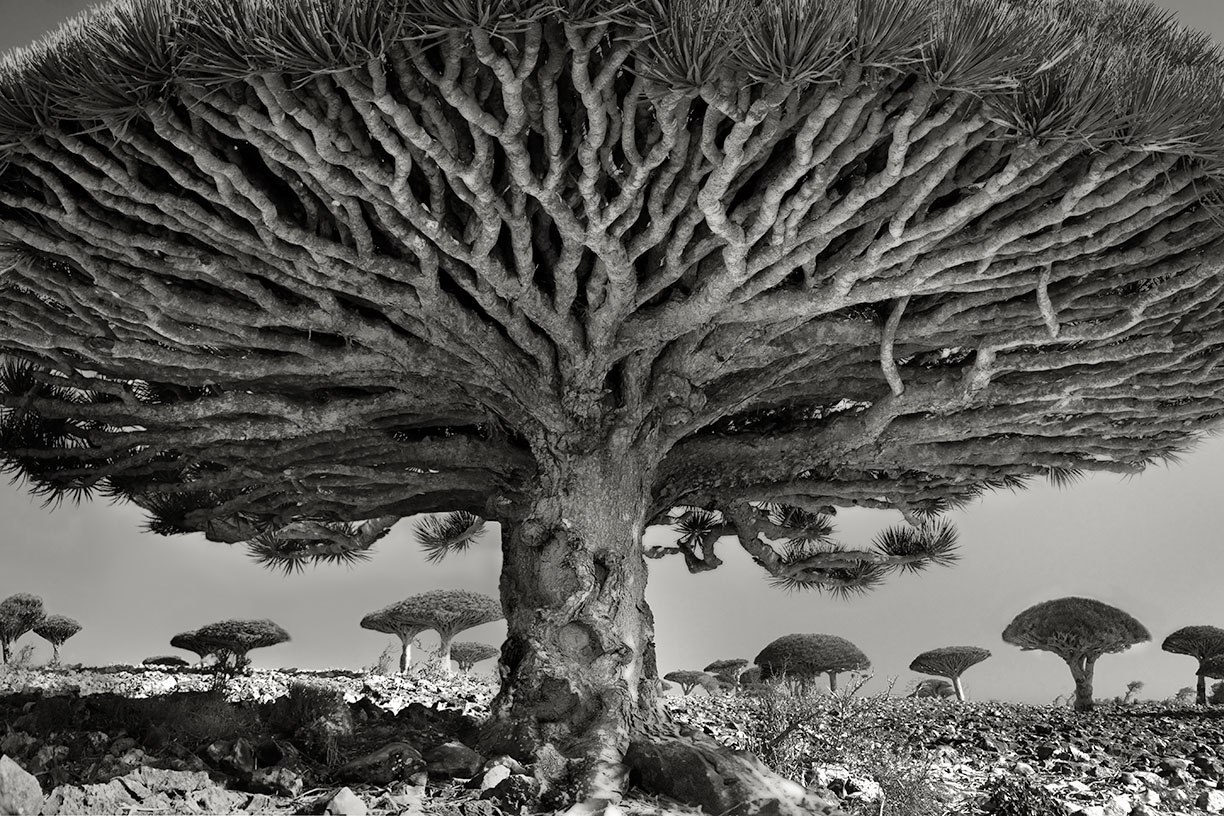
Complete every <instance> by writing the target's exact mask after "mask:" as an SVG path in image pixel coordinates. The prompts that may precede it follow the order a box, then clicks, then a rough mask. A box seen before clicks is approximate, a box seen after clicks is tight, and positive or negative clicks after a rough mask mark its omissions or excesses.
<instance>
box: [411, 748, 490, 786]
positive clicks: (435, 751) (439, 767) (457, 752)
mask: <svg viewBox="0 0 1224 816" xmlns="http://www.w3.org/2000/svg"><path fill="white" fill-rule="evenodd" d="M423 758H424V760H425V765H426V767H427V769H428V771H429V775H430V776H431V777H440V778H444V779H471V778H472V777H473V776H475V775H476V774H478V773H480V769H481V768H482V767H484V757H482V756H481V755H480V754H478V753H476V752H475V751H473V750H472V749H471V748H469V747H467V746H466V745H464V744H463V743H462V742H453V741H452V742H444V743H442V744H441V745H438V746H436V747H434V748H431V749H429V751H427V752H426V753H425V756H424V757H423Z"/></svg>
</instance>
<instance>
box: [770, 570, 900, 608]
mask: <svg viewBox="0 0 1224 816" xmlns="http://www.w3.org/2000/svg"><path fill="white" fill-rule="evenodd" d="M889 571H890V567H889V566H888V565H887V564H876V563H871V562H860V563H858V564H855V565H853V566H849V567H834V568H831V569H821V568H816V567H812V568H808V569H806V570H795V571H791V572H784V573H781V574H778V575H774V576H772V577H771V578H770V579H769V584H770V586H772V587H775V588H777V589H781V590H785V591H786V592H788V593H789V592H797V591H806V590H816V591H818V592H828V593H829V594H830V595H832V596H833V597H834V598H837V599H838V600H841V601H846V600H850V599H851V598H853V597H855V596H857V595H866V594H867V593H869V592H871V591H872V590H875V589H877V588H879V587H880V586H881V585H882V584H883V583H884V581H885V579H886V578H887V577H888V573H889Z"/></svg>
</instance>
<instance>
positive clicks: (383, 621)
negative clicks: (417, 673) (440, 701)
mask: <svg viewBox="0 0 1224 816" xmlns="http://www.w3.org/2000/svg"><path fill="white" fill-rule="evenodd" d="M406 611H410V610H405V608H404V604H403V602H400V603H394V604H391V605H390V606H385V607H383V608H382V609H377V610H375V611H373V612H370V613H369V614H368V615H366V616H365V617H363V618H362V619H361V628H362V629H370V630H372V631H374V632H382V633H384V634H387V635H395V636H396V637H397V638H399V642H400V659H399V671H400V674H403V673H404V672H406V671H408V666H409V665H410V664H411V663H412V639H413V638H415V637H416V636H417V635H419V634H421V633H422V632H424V631H425V630H426V629H428V628H429V624H428V623H421V622H420V621H417V620H414V619H412V618H411V617H408V616H407V615H406V614H405V612H406Z"/></svg>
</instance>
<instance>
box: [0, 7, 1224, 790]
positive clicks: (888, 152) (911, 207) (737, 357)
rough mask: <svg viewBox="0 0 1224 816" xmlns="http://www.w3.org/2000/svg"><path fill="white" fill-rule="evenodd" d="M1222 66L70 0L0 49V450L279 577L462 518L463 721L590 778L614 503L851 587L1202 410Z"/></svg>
mask: <svg viewBox="0 0 1224 816" xmlns="http://www.w3.org/2000/svg"><path fill="white" fill-rule="evenodd" d="M1222 76H1224V58H1222V57H1221V55H1220V53H1219V51H1218V49H1217V48H1216V46H1215V44H1214V43H1213V42H1212V40H1211V38H1210V37H1207V36H1205V35H1201V34H1196V33H1194V32H1187V31H1185V30H1183V29H1182V28H1181V27H1179V26H1177V25H1176V24H1175V22H1174V21H1173V18H1172V15H1171V13H1168V12H1163V11H1159V10H1155V9H1153V8H1151V7H1150V6H1146V5H1142V4H1135V3H1130V2H1127V3H1113V2H1082V1H1081V0H760V1H759V2H758V1H757V0H752V1H751V2H741V0H709V2H705V1H704V0H700V1H699V0H666V1H665V2H653V0H576V2H558V1H557V0H515V2H477V3H468V2H444V3H431V2H421V1H420V0H418V1H417V2H381V0H297V1H296V2H265V1H264V0H192V2H180V0H140V1H139V2H126V1H125V2H115V3H111V4H107V5H104V6H101V7H100V8H98V9H91V10H90V12H89V13H88V14H87V15H84V16H82V17H80V18H78V19H77V20H76V21H75V22H73V23H70V24H68V25H66V26H64V27H62V28H61V29H60V30H58V31H57V32H56V33H55V34H53V35H52V36H51V37H50V38H48V40H47V41H46V42H44V43H43V44H41V45H39V46H37V47H33V48H28V49H22V50H20V51H18V52H15V53H13V54H12V55H8V56H6V57H4V58H3V60H0V270H3V282H4V285H3V286H2V287H0V354H3V355H4V356H3V360H4V361H5V364H4V365H3V366H0V406H2V409H0V413H2V417H0V451H2V453H3V457H4V463H5V467H7V468H8V469H9V470H10V471H11V472H12V473H14V474H15V475H20V476H22V477H23V478H25V479H26V480H27V484H28V486H29V488H30V489H31V490H32V491H34V492H35V493H38V494H40V495H42V496H44V497H46V498H48V499H50V500H51V501H54V500H56V499H57V498H70V499H73V500H75V499H80V498H83V497H87V496H90V495H94V496H102V497H104V498H108V499H113V500H118V501H128V502H132V503H134V504H136V505H137V506H139V507H141V508H143V509H144V510H145V511H146V512H147V513H148V516H149V520H148V527H149V529H150V530H152V531H154V532H157V533H160V534H176V535H177V534H189V533H202V534H203V535H204V537H206V538H207V539H209V540H212V541H223V542H229V543H237V542H245V543H247V545H248V547H249V548H250V551H251V553H252V555H254V556H255V557H256V558H258V559H259V560H260V561H261V562H263V563H265V564H268V565H271V566H275V567H278V568H283V569H285V570H286V571H287V572H292V571H295V570H298V569H300V568H301V565H302V564H307V563H320V562H323V563H326V562H333V563H345V562H353V561H356V560H360V559H364V558H366V557H368V555H369V553H370V552H371V548H372V546H373V545H374V543H375V542H377V541H379V540H380V539H381V538H382V537H383V536H384V535H386V534H387V531H388V530H389V529H391V528H392V527H393V526H394V525H396V524H397V523H399V522H400V521H401V520H404V519H411V518H413V517H415V516H418V515H422V514H431V515H432V514H438V513H452V512H454V513H465V514H469V515H470V516H472V517H480V518H481V519H485V520H488V521H489V522H495V523H497V524H498V525H499V526H500V530H501V547H502V563H501V571H502V572H501V584H500V586H501V594H502V601H503V603H504V604H505V614H506V616H507V624H506V625H507V638H506V645H505V647H504V648H503V652H502V655H503V664H502V666H501V670H502V673H503V674H504V677H505V680H504V682H503V684H502V687H501V690H500V692H499V694H498V696H497V697H496V698H495V699H494V702H493V704H492V712H491V716H490V717H489V718H488V719H487V720H486V721H485V723H484V725H483V737H484V741H485V742H487V743H488V746H489V748H490V749H493V748H499V749H501V750H504V751H507V752H509V751H513V752H514V753H516V754H518V755H519V756H520V758H522V759H531V758H532V757H533V756H534V755H535V754H536V753H541V755H546V756H555V754H556V752H560V753H561V754H562V756H564V757H565V758H566V760H567V761H566V762H564V763H554V766H556V767H558V768H564V769H566V773H565V774H564V775H563V776H562V777H559V778H558V779H556V780H553V782H556V784H557V785H558V786H560V785H562V784H563V783H564V786H565V787H566V790H567V793H566V796H568V797H569V798H574V797H579V798H589V799H591V800H592V801H593V802H595V803H598V802H602V801H605V800H611V799H616V798H617V797H618V796H619V795H620V791H621V789H622V788H623V785H624V780H625V779H626V778H627V776H626V774H625V773H624V769H623V767H622V764H621V759H622V758H623V757H624V754H625V752H626V750H627V747H628V746H629V745H631V743H633V742H634V741H635V740H641V741H647V742H649V741H656V740H658V739H660V737H659V736H658V735H659V734H660V733H663V732H668V733H677V731H678V727H677V725H676V723H674V722H672V721H671V719H670V718H669V716H668V715H667V713H666V711H665V710H664V708H663V706H662V705H661V704H660V701H659V700H658V699H657V686H658V683H657V678H656V677H655V672H654V671H653V670H652V669H651V668H650V667H651V666H652V665H653V663H652V660H653V658H652V654H653V642H654V629H653V620H652V617H651V613H650V607H649V605H648V603H647V601H646V585H647V565H646V562H645V560H644V559H645V558H646V557H649V556H651V555H653V554H654V553H653V552H646V551H644V548H643V545H642V541H643V534H644V532H645V531H646V530H647V529H648V528H649V527H651V526H656V527H657V526H672V525H673V524H674V525H677V526H679V527H681V528H683V529H682V530H680V531H678V533H679V536H678V539H677V542H676V545H675V546H674V547H673V546H667V547H664V548H663V549H662V550H661V551H660V552H659V553H658V554H659V555H661V556H663V555H669V554H679V555H681V556H682V557H683V558H684V561H685V564H686V566H687V567H688V569H689V570H690V571H693V572H700V571H703V570H707V569H712V568H715V567H717V566H718V565H719V564H720V563H721V560H720V559H719V557H718V555H717V553H716V552H715V549H716V546H718V540H719V536H721V535H722V534H723V532H724V531H727V534H728V535H729V536H730V537H731V540H732V541H734V542H735V543H736V544H737V545H738V546H739V548H740V549H742V550H744V551H745V552H747V553H748V554H749V555H750V556H751V557H752V559H753V560H754V561H753V562H754V563H755V564H756V565H757V566H759V567H760V568H761V569H762V570H763V573H764V575H766V576H767V577H768V578H769V579H770V580H772V581H775V582H777V583H779V584H780V585H782V586H784V587H788V588H793V589H808V590H815V591H831V592H834V593H843V594H844V593H851V592H857V591H861V590H864V589H869V588H871V587H872V586H876V585H878V584H879V583H880V582H881V581H882V580H883V579H884V578H885V577H886V576H888V575H889V574H891V573H896V572H899V571H912V570H917V569H921V568H922V567H924V566H929V565H932V564H946V563H948V562H949V561H950V552H949V549H948V547H949V546H950V545H951V544H952V543H954V541H953V539H954V536H952V535H951V534H950V530H951V528H950V527H949V526H948V525H947V524H946V523H944V522H943V521H942V520H941V516H942V515H944V514H945V513H946V512H947V511H948V510H950V509H952V508H955V507H958V506H963V505H964V504H966V503H967V502H971V501H973V500H975V499H976V498H977V497H979V496H981V495H982V494H984V493H986V492H989V491H992V490H997V489H1008V488H1016V487H1020V486H1022V485H1023V484H1025V483H1026V480H1028V479H1032V478H1045V479H1050V480H1053V481H1055V482H1057V483H1067V482H1070V481H1073V480H1074V479H1075V478H1076V477H1077V476H1078V475H1079V474H1080V473H1082V472H1085V471H1100V470H1103V471H1113V472H1121V473H1137V472H1140V471H1142V470H1143V469H1144V468H1145V467H1147V466H1148V465H1150V464H1152V463H1155V462H1160V461H1162V460H1165V459H1168V458H1171V457H1175V456H1176V455H1177V454H1178V452H1180V451H1182V450H1184V449H1185V448H1186V447H1187V446H1189V445H1191V444H1193V443H1194V441H1195V440H1196V439H1197V438H1198V437H1199V435H1200V434H1201V433H1202V432H1204V431H1205V430H1207V429H1209V428H1210V427H1212V426H1213V425H1214V424H1216V423H1217V421H1218V420H1219V418H1220V416H1221V413H1222V412H1224V404H1222V403H1221V399H1220V394H1221V393H1222V392H1224V366H1218V365H1217V364H1216V360H1217V358H1218V355H1219V354H1220V351H1221V348H1224V314H1222V310H1220V309H1218V308H1216V304H1217V302H1218V298H1219V292H1220V289H1221V285H1222V284H1224V264H1221V261H1222V260H1224V216H1222V214H1221V193H1222V192H1224V127H1222V126H1221V125H1222V124H1224V98H1222V97H1224V95H1222V94H1220V93H1219V89H1220V84H1221V77H1222ZM840 507H866V508H874V509H883V510H888V511H890V512H892V513H894V514H896V515H899V516H900V518H901V519H902V520H904V522H905V524H904V526H903V527H898V528H895V530H896V532H895V533H890V534H889V535H886V536H882V537H878V539H877V541H876V542H875V543H874V544H873V545H872V546H867V547H859V546H855V545H847V546H842V545H839V544H837V543H836V542H830V541H829V540H828V538H829V537H828V534H827V529H828V521H829V517H830V516H831V515H832V514H833V512H834V511H835V510H836V509H837V508H840ZM409 523H412V522H409ZM471 527H472V524H470V523H469V524H466V525H465V526H464V530H470V529H471ZM471 540H472V539H471V536H470V535H468V536H467V538H456V539H455V542H456V546H458V545H459V544H461V543H462V542H463V541H467V542H470V541H471ZM559 700H562V701H565V702H564V706H559V704H558V701H559ZM686 745H688V746H689V748H688V750H691V751H692V752H694V753H697V754H700V755H701V757H699V758H694V761H697V760H698V759H700V760H701V761H704V762H709V763H715V764H717V765H718V766H719V767H720V768H721V769H723V771H724V773H725V774H726V775H727V777H728V778H735V779H737V780H738V783H737V784H738V787H735V790H737V791H741V792H743V791H746V793H742V795H743V796H748V794H753V793H759V794H761V795H762V796H763V795H765V794H766V793H769V792H773V793H774V794H776V795H779V796H780V795H781V794H778V793H777V792H778V791H779V790H780V789H781V784H780V782H779V780H778V779H777V775H776V774H771V773H769V772H767V769H765V768H763V767H762V766H761V765H760V764H759V763H754V762H752V761H751V760H749V759H747V758H746V757H744V756H742V755H735V756H732V755H731V754H729V753H728V752H727V751H725V750H723V749H722V748H721V747H719V746H718V745H717V744H716V743H714V741H713V740H712V739H710V740H705V739H698V738H696V737H693V738H691V739H690V740H689V741H688V742H687V743H686ZM571 771H572V773H571ZM771 785H772V787H771ZM737 795H740V794H737ZM751 798H752V797H751V796H748V799H751ZM809 804H810V803H809ZM780 807H781V805H780ZM786 807H788V808H792V807H793V808H798V809H800V810H801V809H802V806H801V805H799V804H796V803H794V802H789V801H788V802H787V803H786ZM812 807H813V808H814V807H815V805H814V804H813V805H812ZM809 809H812V808H809Z"/></svg>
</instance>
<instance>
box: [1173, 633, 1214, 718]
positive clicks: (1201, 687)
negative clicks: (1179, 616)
mask: <svg viewBox="0 0 1224 816" xmlns="http://www.w3.org/2000/svg"><path fill="white" fill-rule="evenodd" d="M1160 648H1161V649H1162V650H1164V651H1166V652H1171V653H1173V654H1183V655H1188V656H1189V657H1193V658H1194V659H1195V660H1197V661H1198V664H1199V668H1202V665H1203V661H1204V660H1207V659H1209V658H1212V657H1215V656H1216V655H1218V654H1224V629H1221V628H1219V627H1217V626H1206V625H1203V626H1183V627H1182V628H1181V629H1178V630H1177V631H1175V632H1171V633H1169V635H1168V637H1166V638H1165V639H1164V642H1162V643H1161V644H1160ZM1195 675H1196V683H1195V702H1196V703H1197V704H1198V705H1207V681H1206V679H1205V676H1204V675H1203V674H1202V673H1201V672H1198V671H1196V672H1195Z"/></svg>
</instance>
